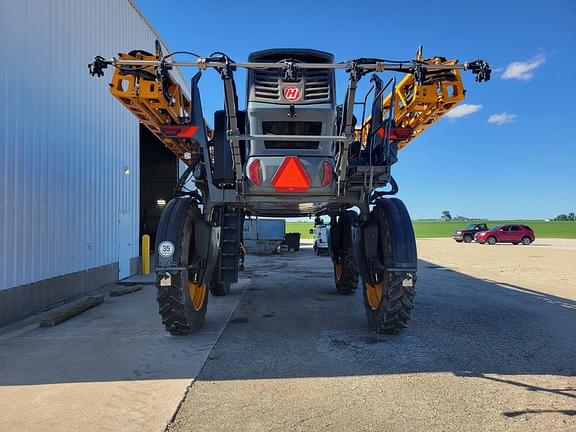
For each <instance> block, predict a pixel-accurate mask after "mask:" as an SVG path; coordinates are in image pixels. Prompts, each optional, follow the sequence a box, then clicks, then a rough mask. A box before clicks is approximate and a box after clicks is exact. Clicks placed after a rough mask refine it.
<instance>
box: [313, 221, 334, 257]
mask: <svg viewBox="0 0 576 432" xmlns="http://www.w3.org/2000/svg"><path fill="white" fill-rule="evenodd" d="M310 233H311V234H314V252H316V255H330V252H329V251H328V226H327V225H326V224H323V223H322V224H317V225H314V229H311V230H310Z"/></svg>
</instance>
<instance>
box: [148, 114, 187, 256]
mask: <svg viewBox="0 0 576 432" xmlns="http://www.w3.org/2000/svg"><path fill="white" fill-rule="evenodd" d="M177 181H178V158H176V156H175V155H174V154H173V153H172V152H171V151H170V150H168V149H167V148H166V147H165V146H164V144H162V142H161V141H160V140H159V139H158V138H157V137H156V136H154V134H153V133H152V132H150V131H149V130H148V129H147V128H146V127H145V126H144V125H142V124H141V125H140V238H142V235H144V234H148V235H150V247H151V248H152V249H153V248H154V243H155V241H156V229H157V228H158V223H159V222H160V216H161V215H162V210H164V207H165V206H166V204H167V203H168V201H170V199H171V198H172V196H173V195H174V187H175V186H176V182H177ZM140 253H142V251H140Z"/></svg>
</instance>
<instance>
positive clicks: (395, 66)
mask: <svg viewBox="0 0 576 432" xmlns="http://www.w3.org/2000/svg"><path fill="white" fill-rule="evenodd" d="M105 62H107V63H110V64H113V65H117V66H160V65H162V64H165V65H167V66H169V67H174V66H178V67H196V68H199V69H206V68H209V67H211V68H222V67H225V66H226V63H225V62H223V61H219V60H210V59H207V58H199V59H198V60H197V61H195V62H183V61H166V62H163V61H161V60H118V59H116V58H111V59H107V60H105ZM229 65H230V66H231V67H233V68H246V69H288V68H290V67H296V68H298V69H351V68H353V67H354V66H356V67H358V68H361V69H363V70H364V71H376V72H383V71H397V72H411V71H412V69H413V68H414V67H416V66H421V67H423V68H424V69H426V70H430V71H439V70H452V69H464V70H468V69H469V68H470V63H468V62H466V63H460V64H454V65H447V64H426V63H418V62H406V63H386V62H374V63H358V62H342V63H294V64H289V63H254V62H249V63H230V64H229Z"/></svg>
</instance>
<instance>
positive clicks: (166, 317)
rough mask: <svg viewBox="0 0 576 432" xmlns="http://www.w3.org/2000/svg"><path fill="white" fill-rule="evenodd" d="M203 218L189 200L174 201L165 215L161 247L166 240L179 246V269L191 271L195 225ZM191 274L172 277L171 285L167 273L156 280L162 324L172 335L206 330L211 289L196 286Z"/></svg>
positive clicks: (160, 237) (159, 232)
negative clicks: (188, 268) (189, 267)
mask: <svg viewBox="0 0 576 432" xmlns="http://www.w3.org/2000/svg"><path fill="white" fill-rule="evenodd" d="M201 217H202V215H201V213H200V210H199V209H198V207H196V205H195V204H191V203H190V201H189V200H186V199H174V200H172V201H171V202H170V203H169V205H168V206H167V207H166V209H165V210H164V212H163V214H162V220H161V221H160V225H159V228H158V235H157V243H158V244H160V243H161V242H162V241H164V240H168V241H172V242H177V243H178V245H177V246H176V247H175V253H174V256H173V258H172V259H173V260H174V261H175V262H176V264H177V266H179V267H187V266H188V265H189V263H190V262H191V261H192V258H193V256H194V251H195V247H194V244H193V238H194V232H193V231H194V228H193V227H194V224H193V221H194V220H195V219H198V218H201ZM168 221H170V223H168ZM163 222H164V223H163ZM174 244H175V245H176V243H174ZM157 248H158V247H157ZM189 273H190V272H189V271H188V270H181V271H178V272H176V273H170V280H169V281H167V279H168V278H166V277H165V275H166V274H165V273H164V274H162V273H159V274H158V275H157V277H156V287H157V288H158V295H157V297H156V299H157V301H158V306H159V312H160V316H161V317H162V324H164V327H165V328H166V330H167V331H168V332H170V334H172V335H184V334H190V333H192V332H193V331H195V330H197V329H198V328H200V327H201V326H202V324H203V323H204V319H205V317H206V309H207V306H208V287H207V286H206V284H204V285H199V284H196V283H194V281H192V280H190V277H189V276H190V275H189Z"/></svg>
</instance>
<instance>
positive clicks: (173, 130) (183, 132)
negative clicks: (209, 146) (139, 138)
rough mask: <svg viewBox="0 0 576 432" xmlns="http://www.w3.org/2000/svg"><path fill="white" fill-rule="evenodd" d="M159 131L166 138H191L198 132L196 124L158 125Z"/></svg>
mask: <svg viewBox="0 0 576 432" xmlns="http://www.w3.org/2000/svg"><path fill="white" fill-rule="evenodd" d="M160 131H161V132H162V134H163V135H164V136H166V137H168V138H192V137H193V136H194V135H195V134H196V132H198V126H190V125H164V126H160Z"/></svg>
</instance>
